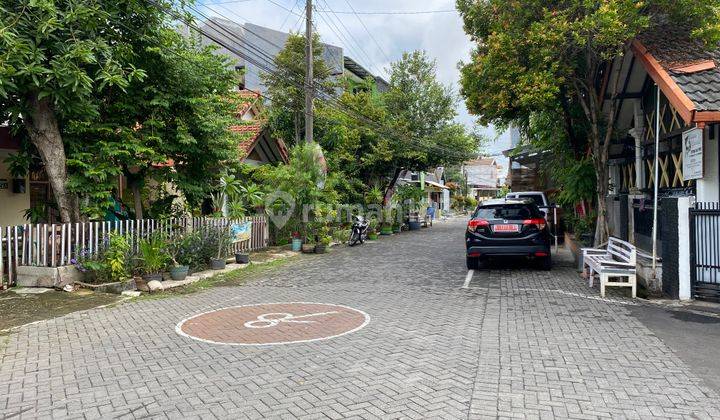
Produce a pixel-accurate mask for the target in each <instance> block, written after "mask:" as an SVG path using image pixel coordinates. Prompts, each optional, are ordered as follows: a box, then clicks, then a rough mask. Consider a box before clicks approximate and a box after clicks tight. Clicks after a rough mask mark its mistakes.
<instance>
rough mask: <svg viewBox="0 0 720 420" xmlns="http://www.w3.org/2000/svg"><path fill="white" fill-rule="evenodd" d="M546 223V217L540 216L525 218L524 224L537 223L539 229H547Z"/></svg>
mask: <svg viewBox="0 0 720 420" xmlns="http://www.w3.org/2000/svg"><path fill="white" fill-rule="evenodd" d="M545 224H546V222H545V219H543V218H540V217H538V218H536V219H527V220H523V225H526V226H527V225H535V226H536V227H537V228H538V230H543V229H545Z"/></svg>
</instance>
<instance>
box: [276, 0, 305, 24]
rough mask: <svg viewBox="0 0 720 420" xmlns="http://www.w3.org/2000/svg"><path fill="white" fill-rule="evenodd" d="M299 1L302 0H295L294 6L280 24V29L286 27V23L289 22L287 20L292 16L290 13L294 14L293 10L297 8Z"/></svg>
mask: <svg viewBox="0 0 720 420" xmlns="http://www.w3.org/2000/svg"><path fill="white" fill-rule="evenodd" d="M298 3H300V0H295V4H293V7H292V8H291V9H290V11H289V12H288V14H287V15H285V19H283V22H282V24H281V25H280V31H282V30H283V28H284V27H285V23H287V20H288V19H289V18H290V15H292V12H293V11H294V10H295V8H296V7H297V6H298Z"/></svg>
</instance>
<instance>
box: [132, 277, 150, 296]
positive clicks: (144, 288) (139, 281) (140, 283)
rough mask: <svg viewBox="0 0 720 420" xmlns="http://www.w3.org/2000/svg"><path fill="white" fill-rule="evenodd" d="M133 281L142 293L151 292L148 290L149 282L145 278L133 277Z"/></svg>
mask: <svg viewBox="0 0 720 420" xmlns="http://www.w3.org/2000/svg"><path fill="white" fill-rule="evenodd" d="M133 280H135V287H137V289H138V290H139V291H141V292H149V291H150V289H149V288H148V285H147V281H145V279H144V278H142V277H140V276H135V277H133Z"/></svg>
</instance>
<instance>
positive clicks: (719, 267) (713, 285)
mask: <svg viewBox="0 0 720 420" xmlns="http://www.w3.org/2000/svg"><path fill="white" fill-rule="evenodd" d="M690 281H691V283H690V284H691V287H692V297H693V298H694V299H704V300H712V301H716V302H720V203H696V204H695V208H692V209H690Z"/></svg>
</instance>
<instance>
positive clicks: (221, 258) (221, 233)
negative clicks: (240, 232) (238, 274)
mask: <svg viewBox="0 0 720 420" xmlns="http://www.w3.org/2000/svg"><path fill="white" fill-rule="evenodd" d="M215 239H216V241H217V244H216V245H217V255H216V256H215V257H214V258H212V259H210V268H212V269H213V270H222V269H224V268H225V263H226V261H225V259H226V258H227V252H228V247H229V246H230V234H229V232H228V230H227V227H226V226H219V227H218V229H217V230H215Z"/></svg>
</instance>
